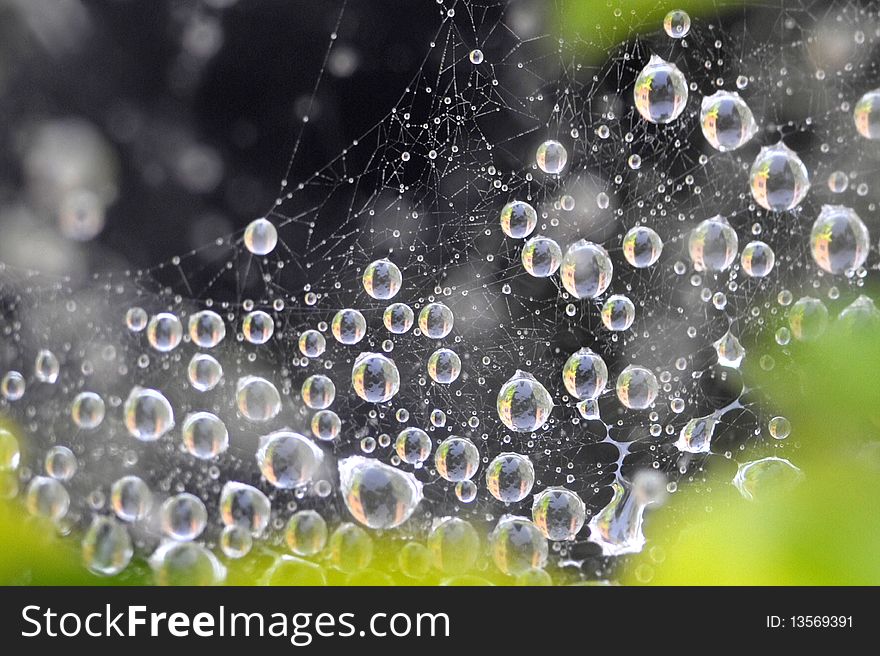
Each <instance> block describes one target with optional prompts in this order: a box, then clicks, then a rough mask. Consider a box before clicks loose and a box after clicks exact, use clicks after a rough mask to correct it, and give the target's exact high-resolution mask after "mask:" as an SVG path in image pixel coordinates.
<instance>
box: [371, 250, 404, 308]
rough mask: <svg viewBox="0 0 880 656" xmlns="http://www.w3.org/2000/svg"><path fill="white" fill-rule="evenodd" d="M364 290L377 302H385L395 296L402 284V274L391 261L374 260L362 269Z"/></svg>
mask: <svg viewBox="0 0 880 656" xmlns="http://www.w3.org/2000/svg"><path fill="white" fill-rule="evenodd" d="M362 282H363V284H364V289H365V290H366V292H367V294H369V295H370V296H372V297H373V298H375V299H378V300H387V299H389V298H394V297H395V296H397V292H399V291H400V286H401V285H402V284H403V274H401V273H400V269H398V268H397V265H396V264H394V262H392V261H391V260H389V259H387V258H385V259H382V260H376V261H375V262H371V263H370V264H368V265H367V268H366V269H364V275H363V280H362Z"/></svg>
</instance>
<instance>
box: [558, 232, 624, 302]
mask: <svg viewBox="0 0 880 656" xmlns="http://www.w3.org/2000/svg"><path fill="white" fill-rule="evenodd" d="M613 274H614V266H613V265H612V263H611V258H610V257H609V256H608V251H606V250H605V249H604V248H602V247H601V246H599V245H598V244H594V243H593V242H591V241H587V240H586V239H581V240H580V241H578V242H575V243H574V244H572V245H571V246H569V247H568V250H567V251H566V252H565V256H564V257H563V258H562V266H561V267H560V277H561V278H562V286H563V287H565V289H566V291H567V292H568V293H569V294H571V295H572V296H574V297H575V298H596V297H597V296H600V295H601V294H604V293H605V290H606V289H608V286H609V285H610V284H611V277H612V275H613Z"/></svg>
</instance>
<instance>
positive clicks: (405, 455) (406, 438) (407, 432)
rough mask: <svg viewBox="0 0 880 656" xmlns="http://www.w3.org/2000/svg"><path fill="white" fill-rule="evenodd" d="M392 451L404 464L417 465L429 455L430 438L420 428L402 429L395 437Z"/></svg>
mask: <svg viewBox="0 0 880 656" xmlns="http://www.w3.org/2000/svg"><path fill="white" fill-rule="evenodd" d="M394 450H395V451H396V452H397V455H398V456H399V457H400V459H401V460H403V461H404V462H406V463H409V464H410V465H417V464H419V463H422V462H425V460H427V459H428V456H429V455H431V438H430V437H428V434H427V433H426V432H425V431H423V430H422V429H421V428H413V427H410V428H404V429H403V430H402V431H400V433H398V435H397V440H396V441H395V442H394Z"/></svg>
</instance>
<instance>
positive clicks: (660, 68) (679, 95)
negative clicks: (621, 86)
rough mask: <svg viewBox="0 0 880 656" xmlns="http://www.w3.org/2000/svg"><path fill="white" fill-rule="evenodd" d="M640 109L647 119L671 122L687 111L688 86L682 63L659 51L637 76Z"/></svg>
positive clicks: (634, 91) (654, 121) (636, 89)
mask: <svg viewBox="0 0 880 656" xmlns="http://www.w3.org/2000/svg"><path fill="white" fill-rule="evenodd" d="M633 96H634V99H635V104H636V109H637V110H638V111H639V114H641V115H642V118H644V119H645V120H646V121H649V122H651V123H670V122H672V121H674V120H675V119H677V118H678V117H679V116H680V115H681V113H682V112H683V111H684V108H685V106H686V105H687V101H688V86H687V80H685V78H684V74H683V73H682V72H681V71H680V70H678V66H676V65H675V64H672V63H670V62H668V61H666V60H664V59H662V58H661V57H658V56H657V55H651V59H650V61H649V62H648V65H647V66H645V68H643V69H642V72H641V73H639V76H638V77H637V78H636V83H635V87H634V89H633Z"/></svg>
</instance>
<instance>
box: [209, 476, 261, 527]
mask: <svg viewBox="0 0 880 656" xmlns="http://www.w3.org/2000/svg"><path fill="white" fill-rule="evenodd" d="M271 513H272V504H271V503H270V502H269V498H268V497H267V496H266V495H265V494H263V493H262V492H260V490H258V489H257V488H255V487H253V486H252V485H246V484H245V483H239V482H236V481H230V482H228V483H226V485H224V486H223V489H222V490H221V491H220V519H222V520H223V524H224V525H226V526H233V525H235V526H242V527H244V528H246V529H247V530H249V531H250V532H251V535H253V536H254V537H259V536H260V535H262V533H263V531H265V530H266V526H268V524H269V515H270V514H271Z"/></svg>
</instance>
